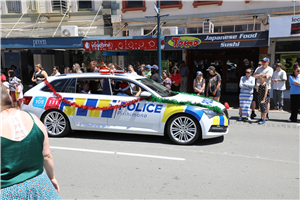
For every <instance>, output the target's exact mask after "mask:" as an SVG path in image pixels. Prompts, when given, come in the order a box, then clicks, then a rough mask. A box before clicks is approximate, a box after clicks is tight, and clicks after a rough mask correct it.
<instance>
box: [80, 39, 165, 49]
mask: <svg viewBox="0 0 300 200" xmlns="http://www.w3.org/2000/svg"><path fill="white" fill-rule="evenodd" d="M162 44H163V40H162ZM83 48H84V50H85V51H105V50H106V51H109V50H111V51H115V50H142V49H156V48H157V39H156V38H151V39H125V40H89V41H83ZM162 49H163V47H162Z"/></svg>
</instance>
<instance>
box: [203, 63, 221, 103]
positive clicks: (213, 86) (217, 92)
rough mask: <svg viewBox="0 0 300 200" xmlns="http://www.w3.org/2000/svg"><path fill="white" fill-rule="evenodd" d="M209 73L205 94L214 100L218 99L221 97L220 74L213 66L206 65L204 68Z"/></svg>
mask: <svg viewBox="0 0 300 200" xmlns="http://www.w3.org/2000/svg"><path fill="white" fill-rule="evenodd" d="M206 71H208V73H209V77H208V79H207V80H208V82H207V86H206V87H207V88H206V96H208V97H209V98H212V99H214V100H216V101H220V97H221V81H222V79H221V76H220V74H219V73H218V72H217V71H216V68H215V67H214V66H210V67H208V69H207V70H206Z"/></svg>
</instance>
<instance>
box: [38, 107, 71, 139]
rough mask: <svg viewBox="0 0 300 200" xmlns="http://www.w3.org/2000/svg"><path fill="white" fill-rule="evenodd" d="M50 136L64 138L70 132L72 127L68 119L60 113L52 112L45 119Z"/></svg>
mask: <svg viewBox="0 0 300 200" xmlns="http://www.w3.org/2000/svg"><path fill="white" fill-rule="evenodd" d="M42 121H43V123H44V125H45V126H46V129H47V131H48V135H49V136H53V137H62V136H65V135H67V134H68V133H69V132H70V125H69V121H68V119H67V117H66V116H65V115H64V114H63V113H62V112H60V111H50V112H48V113H46V114H45V116H44V117H43V120H42Z"/></svg>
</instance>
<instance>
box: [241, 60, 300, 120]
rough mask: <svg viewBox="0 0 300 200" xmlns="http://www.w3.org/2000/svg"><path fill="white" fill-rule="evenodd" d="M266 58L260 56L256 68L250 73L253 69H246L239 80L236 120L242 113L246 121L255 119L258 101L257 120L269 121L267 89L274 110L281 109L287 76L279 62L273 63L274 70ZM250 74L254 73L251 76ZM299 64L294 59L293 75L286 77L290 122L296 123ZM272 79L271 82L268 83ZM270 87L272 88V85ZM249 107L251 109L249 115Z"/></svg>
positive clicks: (299, 79)
mask: <svg viewBox="0 0 300 200" xmlns="http://www.w3.org/2000/svg"><path fill="white" fill-rule="evenodd" d="M269 63H270V61H269V59H268V58H263V60H262V61H260V62H259V63H258V67H257V68H256V69H255V71H254V72H253V71H252V70H253V69H252V68H247V69H246V71H245V73H246V75H245V76H242V77H241V79H240V84H239V86H240V95H239V99H240V109H239V115H240V116H239V119H238V120H243V118H242V117H243V116H245V117H246V119H247V120H251V119H254V118H255V117H256V116H257V115H256V113H255V108H256V105H257V104H258V107H259V110H260V112H261V116H260V119H259V120H257V121H256V122H257V123H258V124H264V123H265V122H266V121H268V120H269V110H270V92H271V90H272V91H273V101H274V110H283V106H284V101H283V93H284V91H285V90H286V81H287V75H286V72H285V71H284V70H283V69H282V64H281V63H279V62H278V63H276V64H275V71H274V70H273V68H272V67H270V66H269ZM252 73H253V76H251V75H252ZM299 74H300V67H299V64H298V63H297V62H296V63H295V64H294V68H293V74H292V75H290V76H289V83H290V87H291V89H290V99H291V116H290V118H289V119H288V121H289V122H297V114H298V110H299V109H300V75H299ZM271 82H273V85H272V84H271ZM272 86H273V88H272ZM250 108H251V110H252V112H251V114H250Z"/></svg>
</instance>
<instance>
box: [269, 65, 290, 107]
mask: <svg viewBox="0 0 300 200" xmlns="http://www.w3.org/2000/svg"><path fill="white" fill-rule="evenodd" d="M275 67H276V71H275V72H274V74H273V77H272V82H273V100H274V104H275V107H274V109H275V110H277V109H279V110H281V111H282V110H283V92H284V90H286V88H285V82H286V80H287V77H286V73H285V71H284V70H282V64H281V63H276V65H275Z"/></svg>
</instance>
